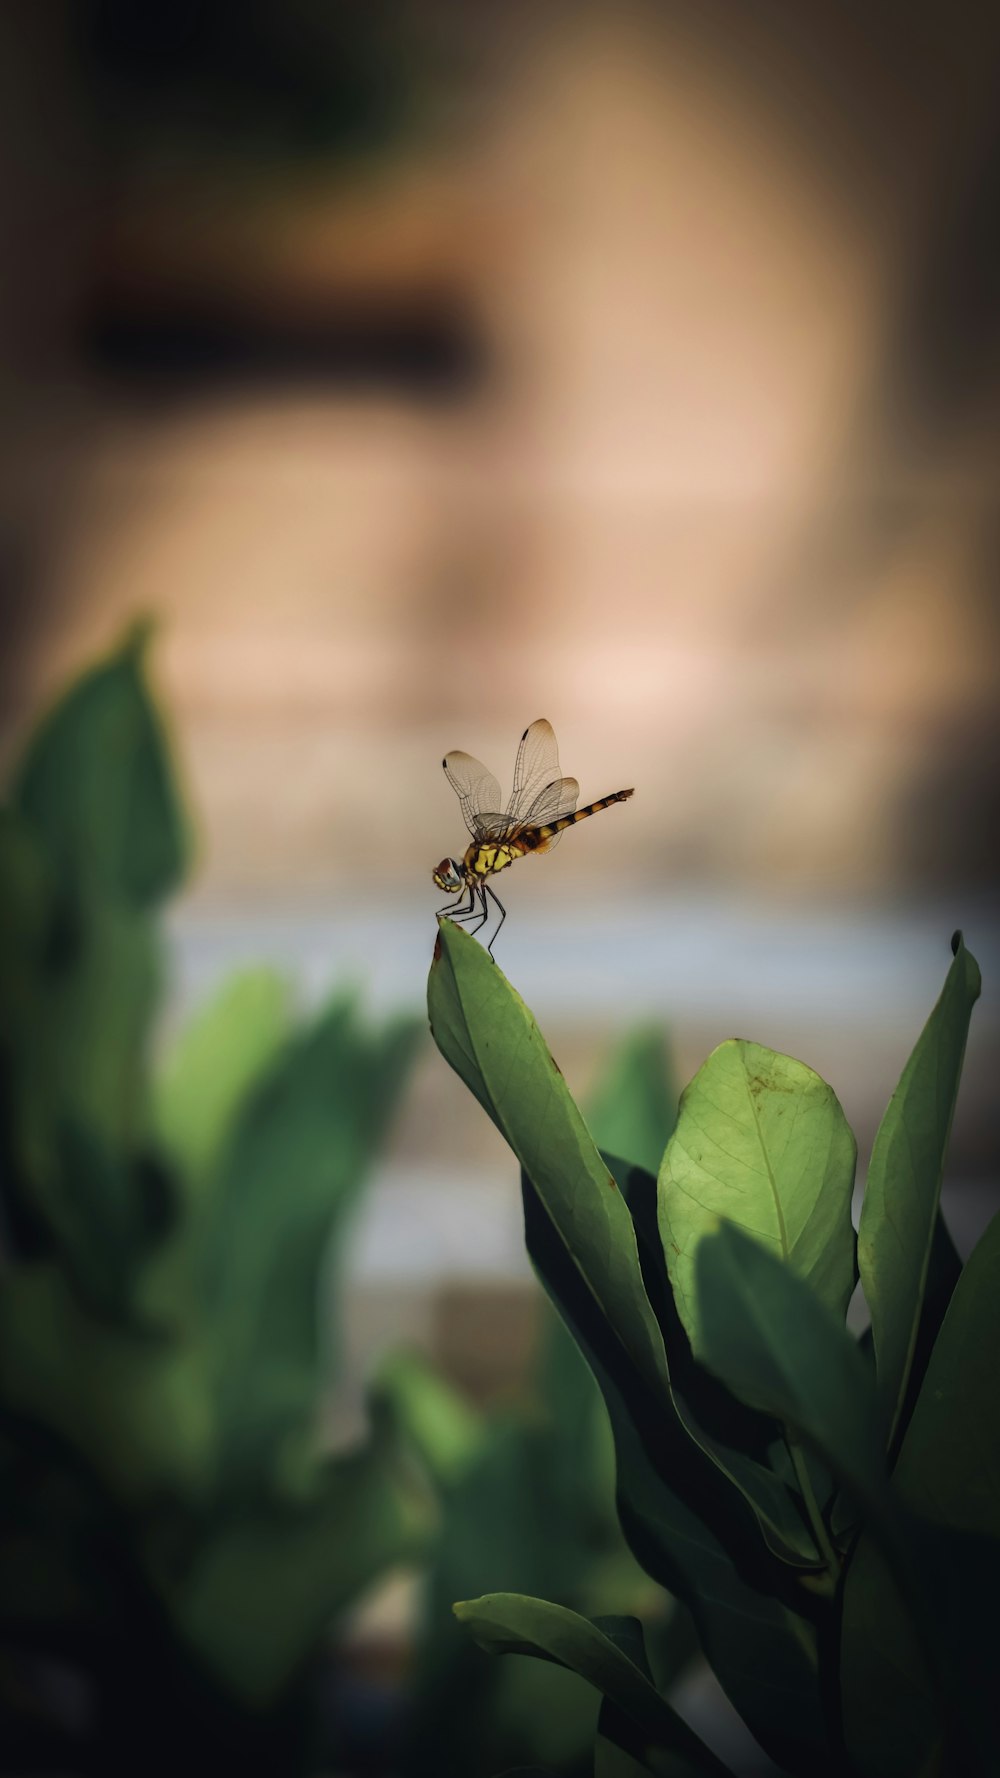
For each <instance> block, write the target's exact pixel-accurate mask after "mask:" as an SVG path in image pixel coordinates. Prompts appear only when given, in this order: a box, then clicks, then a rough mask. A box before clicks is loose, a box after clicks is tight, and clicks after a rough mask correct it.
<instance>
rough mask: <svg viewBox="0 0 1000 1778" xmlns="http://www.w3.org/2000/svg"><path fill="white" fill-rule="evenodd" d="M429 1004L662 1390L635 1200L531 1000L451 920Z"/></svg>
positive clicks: (593, 1289) (444, 1048)
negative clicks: (577, 1100) (606, 1155)
mask: <svg viewBox="0 0 1000 1778" xmlns="http://www.w3.org/2000/svg"><path fill="white" fill-rule="evenodd" d="M427 1001H428V1010H429V1013H430V1023H431V1031H432V1033H433V1035H434V1039H435V1042H436V1043H437V1045H438V1048H439V1049H440V1051H441V1054H442V1055H443V1056H444V1058H445V1061H446V1062H449V1063H450V1064H451V1066H452V1067H453V1068H454V1069H455V1071H456V1073H457V1074H459V1075H460V1076H461V1078H462V1079H463V1080H464V1081H465V1083H466V1085H467V1086H468V1087H469V1089H470V1090H471V1091H472V1092H473V1093H474V1094H475V1096H476V1098H477V1099H478V1100H479V1102H480V1104H481V1105H482V1106H483V1108H484V1110H486V1111H487V1112H488V1114H489V1116H490V1117H491V1118H492V1119H493V1122H494V1123H495V1124H496V1126H497V1128H498V1129H499V1130H500V1132H501V1134H502V1135H503V1136H505V1137H506V1139H507V1141H508V1142H509V1144H510V1146H511V1148H512V1149H513V1151H514V1153H515V1154H516V1155H517V1157H518V1160H519V1161H520V1162H521V1165H522V1166H523V1167H524V1169H525V1171H526V1172H527V1173H528V1175H529V1177H530V1178H531V1180H532V1182H533V1184H534V1186H535V1188H536V1190H537V1191H538V1193H539V1195H540V1197H541V1199H542V1201H543V1203H544V1204H545V1207H546V1210H547V1212H548V1214H549V1216H550V1217H551V1219H552V1222H553V1225H554V1227H555V1228H556V1230H557V1231H558V1233H559V1235H560V1238H561V1239H562V1240H563V1242H564V1243H565V1246H566V1250H567V1252H568V1254H569V1255H570V1256H571V1258H572V1261H573V1264H574V1265H575V1266H576V1268H577V1269H578V1270H579V1272H580V1274H581V1276H582V1277H583V1279H584V1280H585V1282H586V1285H587V1289H588V1291H589V1292H590V1293H591V1295H592V1296H593V1298H594V1300H595V1302H596V1303H597V1304H598V1305H599V1307H600V1309H601V1312H602V1313H603V1314H604V1315H606V1316H607V1318H608V1321H609V1324H610V1325H611V1326H612V1327H613V1328H614V1329H615V1330H616V1333H617V1336H618V1338H619V1339H620V1340H621V1341H622V1343H623V1345H624V1346H625V1347H626V1349H627V1350H628V1351H629V1353H630V1354H631V1357H632V1361H633V1363H634V1364H635V1365H636V1367H637V1369H638V1370H639V1372H640V1374H641V1375H642V1376H643V1377H644V1378H645V1380H646V1381H647V1383H648V1384H649V1385H650V1386H651V1387H652V1388H654V1389H658V1390H665V1389H666V1388H667V1387H668V1379H667V1370H666V1359H665V1357H664V1352H663V1341H662V1338H661V1335H660V1331H659V1328H658V1327H657V1325H656V1320H655V1317H654V1315H653V1312H652V1310H651V1308H650V1306H649V1302H648V1300H647V1297H646V1293H645V1290H644V1289H643V1284H642V1276H641V1272H640V1268H639V1256H638V1252H637V1250H636V1241H635V1232H634V1230H633V1228H632V1219H631V1217H630V1216H629V1212H628V1207H627V1205H626V1204H625V1203H624V1202H623V1201H622V1198H621V1194H620V1192H619V1190H618V1187H617V1185H616V1183H615V1181H614V1179H613V1178H612V1176H611V1174H610V1173H609V1172H608V1169H607V1167H606V1166H605V1165H604V1163H603V1162H602V1160H601V1157H600V1155H599V1153H598V1151H597V1149H596V1148H595V1146H594V1143H593V1141H592V1139H591V1136H590V1133H589V1131H588V1130H587V1127H586V1125H585V1123H584V1121H583V1118H582V1117H581V1116H580V1113H579V1111H578V1110H577V1108H576V1106H575V1105H574V1103H573V1100H572V1098H571V1097H570V1094H569V1092H568V1090H567V1087H566V1083H565V1081H564V1080H563V1077H562V1075H561V1073H560V1071H559V1069H558V1068H557V1066H556V1064H555V1062H554V1061H553V1058H552V1057H551V1055H550V1054H549V1051H548V1048H547V1046H546V1044H545V1041H544V1039H543V1037H542V1035H541V1032H540V1031H539V1029H538V1026H537V1025H536V1023H535V1021H534V1019H533V1018H532V1016H531V1014H530V1012H529V1011H528V1009H527V1007H526V1006H525V1005H524V1002H523V1001H522V1000H521V998H520V996H519V995H517V994H516V993H515V992H514V989H513V988H512V987H511V985H510V983H509V982H508V981H507V979H506V977H505V976H504V975H502V974H501V972H500V970H499V969H498V968H497V966H496V965H495V964H494V963H493V961H492V960H491V958H490V957H488V956H487V954H486V952H485V951H484V950H483V947H482V946H481V945H479V944H477V943H476V941H475V939H473V938H470V937H469V935H468V934H467V933H465V932H462V931H461V930H460V928H459V927H457V926H455V925H454V924H453V923H452V921H450V920H447V919H445V920H442V921H441V922H440V923H439V936H438V943H437V945H436V947H435V957H434V962H433V964H432V966H431V972H430V979H429V981H428V987H427Z"/></svg>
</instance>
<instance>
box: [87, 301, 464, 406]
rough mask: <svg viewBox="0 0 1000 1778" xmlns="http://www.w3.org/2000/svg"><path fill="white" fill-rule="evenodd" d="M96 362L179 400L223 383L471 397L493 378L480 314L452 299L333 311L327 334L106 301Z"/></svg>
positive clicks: (92, 348) (97, 324)
mask: <svg viewBox="0 0 1000 1778" xmlns="http://www.w3.org/2000/svg"><path fill="white" fill-rule="evenodd" d="M86 350H87V355H88V357H89V358H90V360H91V361H92V363H93V364H94V367H95V369H96V370H98V371H99V372H100V373H101V374H103V375H104V376H107V377H109V378H111V379H113V380H114V381H116V382H118V383H121V384H124V385H126V386H129V387H133V388H138V389H141V390H143V391H145V392H152V393H156V392H161V393H162V392H165V391H168V392H169V393H170V395H171V396H173V397H176V398H177V399H178V400H184V399H186V398H189V397H190V396H191V394H192V393H197V392H200V391H201V390H203V389H205V388H206V387H209V388H211V387H213V386H217V385H219V384H222V385H226V384H235V385H237V386H238V387H239V388H241V389H252V388H260V387H262V386H263V387H266V386H267V385H269V384H274V385H277V386H278V387H279V388H280V389H282V390H283V391H285V390H287V389H288V388H289V387H295V386H296V385H297V384H302V383H306V384H308V385H310V386H312V387H317V388H320V389H321V388H323V387H324V386H328V387H332V388H334V389H338V390H342V391H344V392H345V393H347V392H351V391H355V392H356V391H364V390H372V391H375V392H384V391H389V392H392V393H395V394H398V395H402V396H409V397H411V398H413V397H416V398H420V399H425V400H426V399H434V398H437V399H441V398H445V399H447V398H453V397H455V396H464V395H466V394H468V392H469V390H470V389H474V388H476V387H477V386H478V384H479V383H480V381H481V379H482V375H483V371H484V341H483V340H482V338H481V336H479V335H478V334H477V331H476V329H475V328H474V326H473V325H472V320H471V316H470V315H469V314H468V313H466V312H463V311H462V310H461V309H460V308H457V307H456V306H455V305H454V304H453V303H450V302H449V301H448V300H447V299H444V300H442V301H440V302H434V301H431V300H428V299H426V298H424V297H423V296H422V295H420V294H419V293H418V294H417V295H416V296H415V298H414V300H413V301H412V302H411V303H409V304H408V303H406V301H405V300H404V301H401V302H400V303H399V304H398V305H397V306H393V305H391V304H390V303H387V302H386V300H385V299H384V297H382V296H381V295H380V294H376V296H375V298H374V300H372V301H371V302H369V303H367V304H366V303H363V302H362V303H359V304H357V305H355V304H353V303H352V304H346V305H345V304H342V305H340V309H339V312H338V308H337V306H336V305H331V307H330V310H329V311H328V312H327V314H326V316H325V317H324V320H323V322H322V327H321V329H320V328H317V327H316V326H315V325H313V326H303V325H302V323H301V322H300V321H298V320H294V319H292V318H289V319H288V320H287V322H283V321H282V319H281V318H280V317H276V318H275V320H274V322H273V324H272V325H271V326H269V327H268V326H267V325H266V324H264V325H261V326H258V327H254V325H253V323H252V321H249V320H248V319H247V318H246V317H243V316H240V315H235V316H228V317H225V316H218V317H216V316H213V315H212V314H211V313H209V312H206V313H203V314H198V313H189V314H183V313H176V312H175V313H167V314H164V315H163V316H162V317H160V318H157V317H156V316H152V315H151V316H148V317H142V316H138V315H136V314H135V312H134V310H129V309H118V308H117V307H116V304H115V300H114V298H111V300H110V301H109V303H108V304H107V306H102V305H101V304H100V302H99V301H98V304H97V305H96V312H95V315H94V319H93V321H92V323H91V325H90V327H89V329H88V334H87V339H86Z"/></svg>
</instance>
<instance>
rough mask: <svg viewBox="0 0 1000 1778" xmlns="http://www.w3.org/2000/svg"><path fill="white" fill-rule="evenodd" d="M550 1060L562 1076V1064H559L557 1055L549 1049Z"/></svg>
mask: <svg viewBox="0 0 1000 1778" xmlns="http://www.w3.org/2000/svg"><path fill="white" fill-rule="evenodd" d="M549 1061H550V1062H551V1063H552V1066H553V1068H554V1069H555V1071H556V1073H557V1074H558V1075H560V1076H561V1075H562V1069H561V1068H560V1066H559V1064H558V1062H557V1061H556V1059H555V1056H554V1055H553V1054H552V1051H551V1050H550V1051H549Z"/></svg>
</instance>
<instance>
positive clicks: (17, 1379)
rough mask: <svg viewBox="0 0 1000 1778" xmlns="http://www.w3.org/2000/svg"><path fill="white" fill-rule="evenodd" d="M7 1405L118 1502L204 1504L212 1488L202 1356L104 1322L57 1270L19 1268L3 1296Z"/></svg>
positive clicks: (0, 1357) (2, 1389) (0, 1373)
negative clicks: (79, 1459) (71, 1455)
mask: <svg viewBox="0 0 1000 1778" xmlns="http://www.w3.org/2000/svg"><path fill="white" fill-rule="evenodd" d="M0 1403H2V1405H3V1407H4V1408H5V1409H6V1411H7V1412H8V1413H9V1414H10V1415H12V1416H14V1417H15V1418H16V1419H17V1420H23V1421H25V1422H27V1423H28V1424H30V1425H32V1426H36V1427H41V1428H44V1429H46V1430H47V1431H48V1432H50V1433H52V1434H53V1435H54V1436H55V1438H56V1439H57V1440H59V1441H62V1442H64V1443H65V1444H67V1445H68V1446H69V1447H70V1448H71V1449H72V1450H74V1451H76V1452H78V1453H79V1454H80V1455H81V1456H83V1457H84V1458H85V1459H86V1461H87V1463H88V1464H89V1465H90V1466H91V1468H92V1469H93V1471H94V1473H95V1474H96V1475H97V1476H98V1477H100V1479H101V1480H102V1481H103V1482H104V1483H105V1485H106V1486H107V1488H108V1489H109V1491H110V1492H111V1493H112V1495H113V1496H114V1497H115V1498H116V1499H118V1500H122V1501H127V1502H129V1503H130V1504H132V1503H135V1504H141V1503H146V1502H148V1501H149V1500H150V1499H153V1498H156V1497H159V1496H161V1495H162V1494H163V1493H170V1492H173V1493H175V1494H176V1495H179V1496H180V1497H181V1498H182V1499H186V1500H200V1499H203V1498H204V1497H205V1496H206V1495H207V1493H208V1492H209V1490H210V1489H211V1487H212V1485H213V1482H214V1473H215V1472H214V1455H215V1445H214V1424H213V1411H212V1401H211V1392H210V1378H209V1375H208V1373H207V1369H206V1366H205V1363H204V1358H203V1356H202V1354H200V1353H199V1352H198V1351H195V1350H177V1349H175V1348H173V1347H168V1346H165V1345H161V1344H159V1343H156V1342H153V1341H150V1340H149V1339H148V1337H142V1336H138V1335H133V1334H130V1333H128V1332H124V1331H121V1330H118V1329H116V1328H113V1327H111V1326H110V1325H109V1324H108V1323H106V1322H104V1321H101V1320H99V1319H98V1318H97V1317H95V1316H94V1315H92V1314H90V1313H88V1311H87V1310H86V1309H85V1308H84V1307H83V1306H82V1304H81V1303H80V1301H79V1298H78V1296H77V1295H76V1293H75V1292H74V1291H73V1290H72V1289H71V1288H70V1287H69V1285H68V1283H67V1278H66V1274H65V1272H64V1271H63V1270H62V1269H61V1268H60V1267H57V1266H55V1265H53V1264H35V1265H31V1266H19V1267H17V1268H16V1269H15V1270H14V1271H12V1272H11V1273H10V1274H9V1275H8V1277H7V1278H6V1280H5V1283H4V1288H3V1291H2V1292H0Z"/></svg>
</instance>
